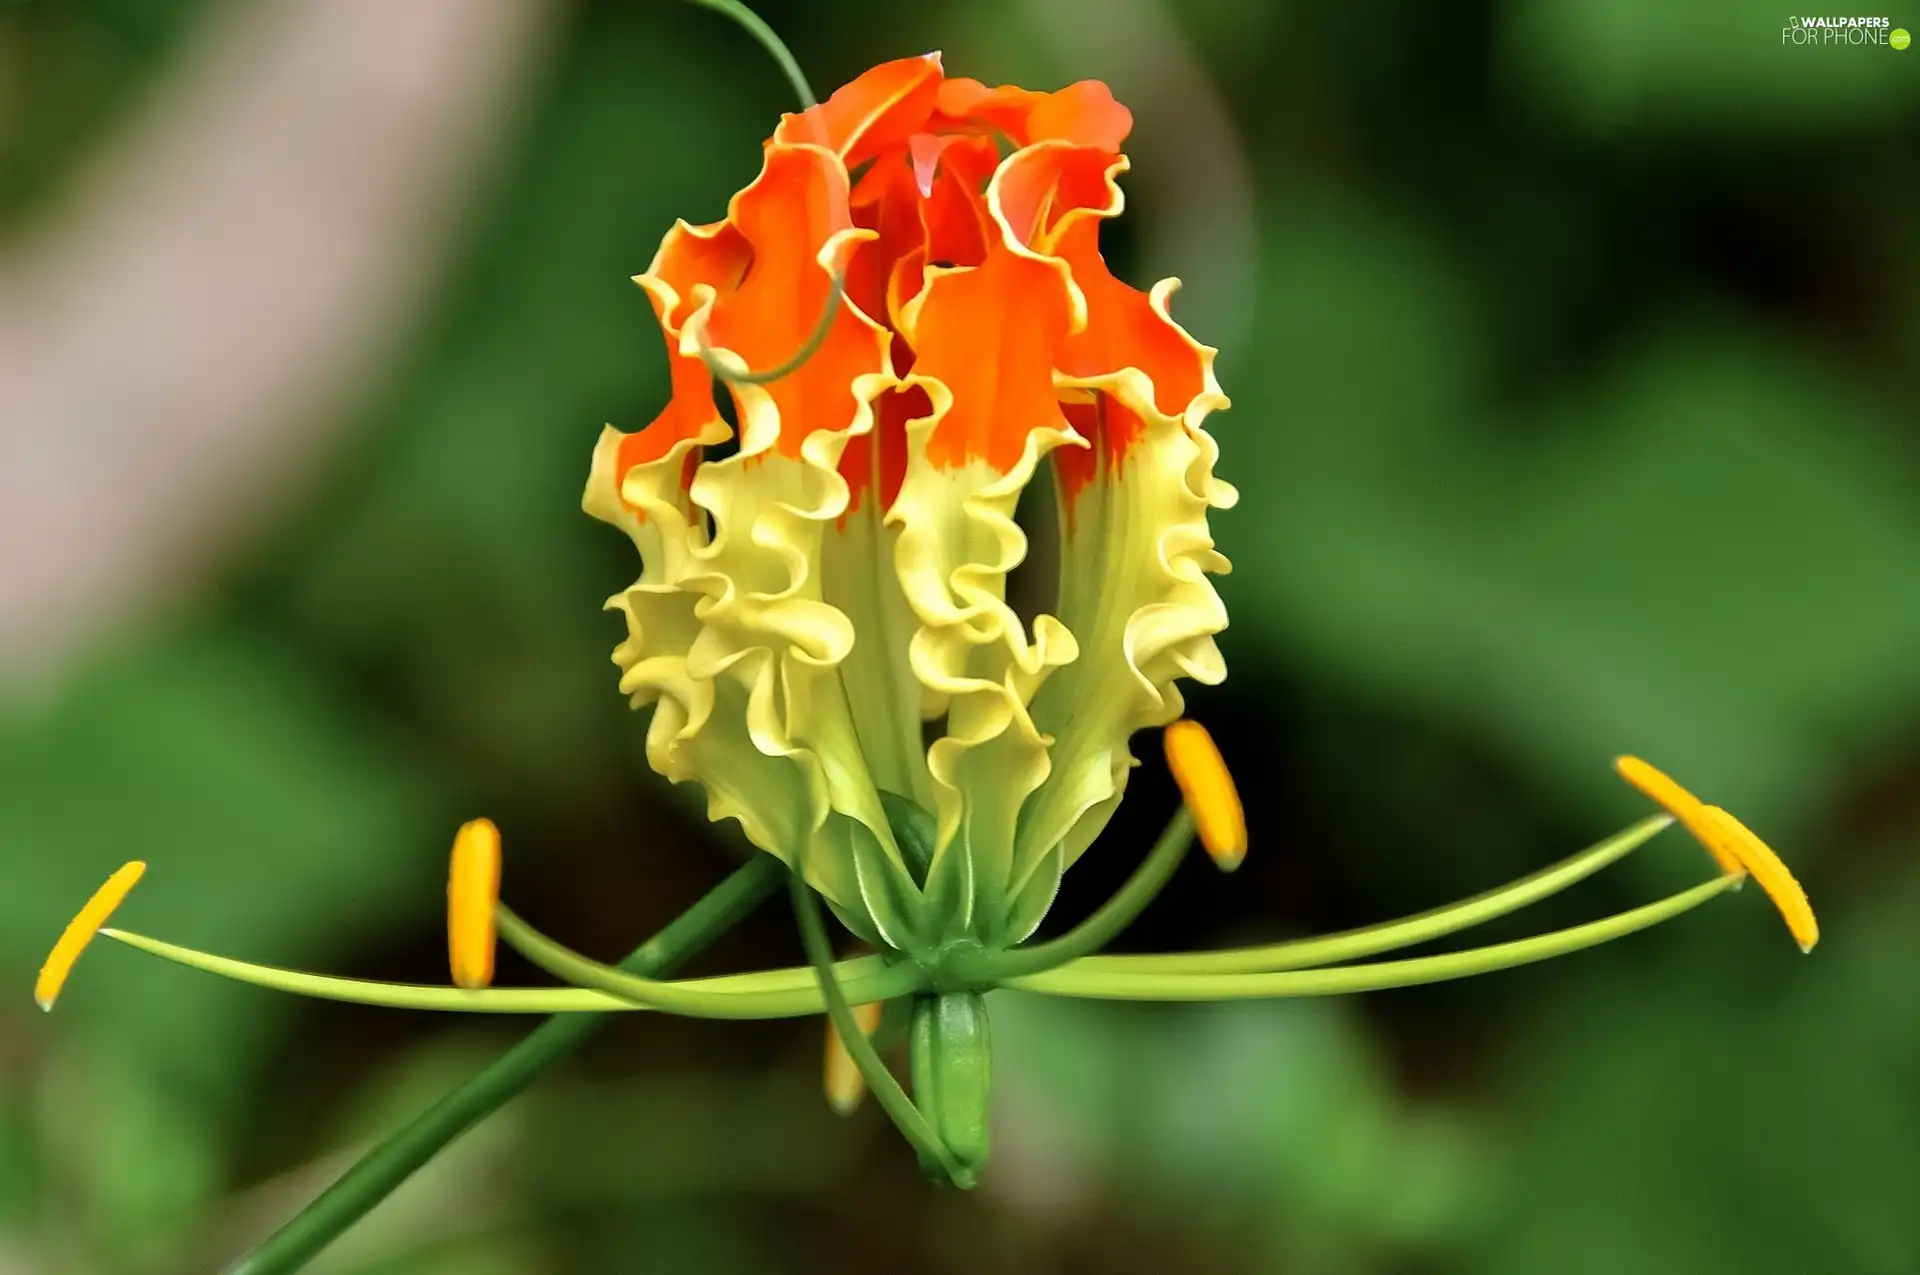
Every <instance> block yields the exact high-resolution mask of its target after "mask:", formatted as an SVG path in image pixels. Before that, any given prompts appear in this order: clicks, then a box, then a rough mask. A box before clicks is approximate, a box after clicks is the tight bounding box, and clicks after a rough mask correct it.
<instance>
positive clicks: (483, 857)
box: [447, 819, 500, 989]
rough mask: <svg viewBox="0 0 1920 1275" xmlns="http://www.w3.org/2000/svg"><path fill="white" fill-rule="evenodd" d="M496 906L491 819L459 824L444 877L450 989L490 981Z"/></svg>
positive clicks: (496, 855)
mask: <svg viewBox="0 0 1920 1275" xmlns="http://www.w3.org/2000/svg"><path fill="white" fill-rule="evenodd" d="M499 902H500V830H499V829H498V828H496V827H494V826H493V821H492V820H491V819H475V820H474V821H473V822H472V823H466V824H462V825H461V826H460V831H459V833H458V834H456V835H455V837H454V839H453V862H452V864H451V865H450V867H449V869H448V872H447V961H448V964H449V965H451V966H452V967H453V985H454V986H455V987H465V988H469V989H471V988H480V987H486V986H488V985H489V984H491V983H492V982H493V949H494V945H495V942H496V939H495V935H494V919H493V912H494V907H495V906H496V905H497V904H498V903H499Z"/></svg>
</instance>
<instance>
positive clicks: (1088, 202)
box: [1014, 144, 1238, 937]
mask: <svg viewBox="0 0 1920 1275" xmlns="http://www.w3.org/2000/svg"><path fill="white" fill-rule="evenodd" d="M1031 149H1032V152H1033V156H1034V158H1033V160H1032V162H1031V164H1030V166H1029V175H1030V177H1031V178H1032V179H1033V180H1030V181H1028V182H1026V183H1023V185H1024V186H1025V189H1024V191H1023V192H1022V194H1023V196H1024V199H1025V202H1024V204H1023V205H1022V208H1021V209H1015V210H1014V212H1015V215H1022V216H1024V224H1023V228H1024V229H1025V231H1026V233H1028V234H1029V235H1030V236H1031V237H1032V239H1033V240H1034V241H1035V242H1036V243H1039V244H1040V245H1042V246H1043V247H1045V248H1046V249H1048V250H1050V251H1052V252H1054V253H1057V254H1058V256H1059V258H1060V259H1062V260H1064V261H1066V262H1067V263H1068V264H1069V266H1070V268H1071V270H1072V272H1073V276H1074V281H1075V283H1076V284H1077V285H1078V286H1079V287H1080V288H1081V289H1082V290H1083V292H1084V293H1085V295H1086V297H1087V313H1088V318H1087V322H1086V324H1085V325H1084V326H1083V327H1082V328H1081V329H1080V330H1079V331H1077V332H1076V333H1074V334H1073V336H1072V337H1071V338H1070V339H1069V340H1068V342H1067V343H1066V345H1065V347H1064V348H1063V350H1062V353H1061V360H1060V366H1061V371H1060V372H1059V374H1058V375H1057V376H1056V378H1055V384H1056V386H1057V388H1058V390H1059V392H1060V393H1061V394H1062V396H1063V397H1065V398H1066V399H1068V400H1069V401H1068V405H1067V407H1066V409H1065V410H1066V412H1067V415H1068V417H1069V419H1070V420H1071V421H1072V422H1073V424H1074V427H1075V430H1076V432H1077V433H1079V434H1080V435H1081V436H1082V437H1083V438H1085V439H1086V441H1087V442H1088V443H1089V444H1090V446H1089V447H1087V448H1085V449H1073V450H1063V451H1060V452H1056V453H1055V454H1054V457H1053V468H1054V476H1055V480H1056V484H1057V494H1058V496H1059V501H1058V504H1059V511H1060V519H1061V538H1062V549H1061V581H1060V608H1059V609H1060V618H1061V620H1062V621H1063V622H1064V623H1065V624H1066V625H1067V626H1068V627H1069V628H1070V629H1072V630H1073V632H1074V634H1075V636H1076V637H1077V638H1079V640H1080V646H1081V651H1082V655H1081V658H1080V659H1079V660H1077V661H1076V662H1075V663H1073V664H1072V665H1070V666H1068V667H1067V668H1064V669H1062V670H1060V672H1058V673H1057V674H1056V675H1055V676H1054V678H1053V679H1052V680H1051V681H1049V682H1048V684H1047V685H1046V686H1045V687H1043V688H1042V689H1041V691H1040V693H1039V695H1038V696H1037V697H1036V699H1035V700H1034V702H1033V705H1032V714H1033V720H1034V722H1035V724H1036V726H1037V727H1038V728H1039V729H1040V730H1041V731H1043V732H1046V733H1048V734H1050V735H1052V736H1053V737H1054V745H1053V749H1052V762H1053V769H1052V774H1051V775H1050V777H1049V779H1048V781H1047V783H1046V784H1045V785H1044V786H1043V787H1042V788H1041V789H1040V790H1039V791H1038V792H1036V793H1035V794H1034V796H1033V798H1032V800H1031V801H1030V802H1029V806H1028V809H1027V811H1026V819H1025V821H1024V822H1023V824H1022V827H1021V841H1020V845H1019V848H1018V851H1017V854H1016V860H1017V866H1016V873H1017V881H1018V882H1019V883H1021V884H1024V883H1025V882H1026V881H1027V879H1028V878H1029V876H1030V875H1031V874H1033V873H1034V872H1035V871H1036V869H1038V868H1040V867H1041V866H1042V865H1044V864H1045V863H1046V861H1047V859H1048V856H1049V855H1050V854H1051V853H1052V852H1054V851H1055V850H1056V849H1057V850H1058V851H1059V852H1060V856H1061V859H1062V861H1063V865H1071V864H1072V863H1073V861H1074V860H1075V859H1076V858H1078V857H1079V855H1080V854H1081V853H1082V852H1083V851H1084V850H1085V849H1086V847H1087V846H1088V845H1089V844H1090V843H1091V842H1092V841H1093V839H1094V838H1095V837H1096V836H1098V835H1099V832H1100V830H1101V829H1102V828H1104V827H1105V826H1106V823H1107V820H1108V819H1109V818H1110V817H1111V816H1112V814H1113V811H1114V810H1115V808H1117V807H1118V805H1119V803H1120V799H1121V797H1122V795H1123V794H1124V792H1125V790H1126V782H1127V776H1128V774H1129V772H1130V771H1131V770H1132V768H1133V767H1134V766H1135V765H1137V764H1138V762H1137V760H1136V759H1135V758H1134V757H1133V755H1132V753H1131V751H1130V750H1129V748H1128V739H1129V737H1130V736H1131V735H1132V734H1133V733H1134V732H1135V731H1137V730H1141V729H1144V728H1147V727H1152V726H1162V725H1165V724H1166V723H1168V722H1170V721H1172V720H1174V719H1175V718H1177V717H1179V716H1180V714H1181V712H1182V701H1181V696H1180V691H1179V688H1178V686H1177V685H1176V683H1177V681H1178V679H1180V678H1182V677H1190V678H1193V679H1194V680H1196V681H1199V682H1202V683H1207V684H1213V683H1217V682H1219V681H1221V680H1222V679H1223V678H1224V677H1225V676H1226V666H1225V663H1224V662H1223V661H1222V659H1221V657H1220V651H1219V648H1218V647H1217V646H1216V645H1215V643H1214V640H1213V638H1214V635H1215V634H1217V633H1219V632H1220V631H1221V630H1223V629H1224V628H1226V626H1227V613H1226V608H1225V606H1224V605H1223V604H1222V602H1221V600H1220V597H1219V594H1218V593H1217V592H1215V590H1214V588H1213V585H1212V583H1211V582H1210V581H1209V580H1208V578H1207V577H1208V575H1209V574H1219V573H1224V572H1226V571H1227V570H1229V569H1230V568H1229V563H1228V562H1227V560H1226V558H1225V557H1223V556H1222V555H1221V554H1220V553H1219V552H1217V551H1216V550H1215V549H1214V545H1213V539H1212V535H1211V533H1210V531H1209V528H1208V524H1207V515H1208V512H1209V511H1210V510H1212V509H1224V508H1228V507H1230V506H1231V505H1232V504H1233V503H1234V502H1235V501H1236V499H1237V498H1238V497H1237V493H1235V491H1234V490H1233V488H1232V487H1231V486H1229V485H1228V484H1227V483H1225V482H1223V481H1221V480H1220V479H1218V478H1217V477H1215V476H1214V465H1215V462H1216V460H1217V459H1218V456H1219V449H1218V447H1217V445H1216V444H1215V442H1214V440H1213V438H1212V437H1211V436H1210V435H1209V434H1208V433H1207V431H1206V429H1205V426H1204V422H1205V421H1206V418H1207V417H1208V416H1209V415H1210V414H1211V413H1213V412H1214V411H1217V410H1220V409H1222V408H1225V407H1226V406H1227V405H1228V401H1227V398H1226V395H1225V394H1223V393H1222V392H1221V390H1220V386H1219V383H1218V381H1217V380H1216V379H1215V376H1214V371H1213V363H1214V357H1215V351H1214V350H1213V349H1211V348H1210V347H1208V346H1204V345H1201V344H1200V343H1199V342H1197V341H1195V340H1194V339H1193V338H1192V337H1191V336H1190V335H1188V333H1187V332H1186V331H1185V330H1184V329H1182V328H1181V327H1180V326H1179V325H1178V324H1177V323H1175V322H1174V321H1173V318H1172V315H1171V314H1170V313H1169V312H1168V303H1169V301H1170V299H1171V297H1172V295H1173V292H1174V290H1175V289H1176V288H1177V287H1178V286H1179V281H1178V280H1175V279H1166V280H1162V281H1161V282H1160V283H1159V284H1157V285H1155V287H1154V289H1153V291H1152V292H1151V293H1150V294H1142V293H1140V292H1138V291H1137V290H1135V289H1133V288H1131V287H1129V286H1128V285H1126V284H1124V283H1122V282H1121V281H1119V280H1118V279H1116V278H1114V277H1113V275H1112V274H1111V273H1110V272H1109V271H1108V270H1107V268H1106V264H1105V262H1104V261H1103V260H1102V259H1101V257H1100V253H1099V225H1100V223H1101V222H1102V221H1104V220H1106V219H1108V218H1112V217H1116V216H1118V215H1119V214H1120V212H1121V211H1122V209H1123V208H1124V206H1125V205H1124V199H1123V197H1122V195H1121V192H1120V188H1119V186H1118V184H1117V182H1116V180H1115V179H1116V178H1117V177H1118V176H1119V174H1120V173H1122V172H1124V171H1125V168H1126V161H1125V159H1124V158H1122V157H1117V156H1113V155H1111V154H1107V153H1104V152H1102V151H1100V150H1099V149H1098V148H1088V147H1074V146H1062V145H1051V146H1049V145H1046V144H1041V145H1036V146H1035V147H1033V148H1031ZM1096 176H1097V181H1096ZM1023 210H1024V211H1023ZM1018 937H1024V936H1023V935H1022V936H1018Z"/></svg>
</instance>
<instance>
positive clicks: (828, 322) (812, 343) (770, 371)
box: [693, 0, 847, 385]
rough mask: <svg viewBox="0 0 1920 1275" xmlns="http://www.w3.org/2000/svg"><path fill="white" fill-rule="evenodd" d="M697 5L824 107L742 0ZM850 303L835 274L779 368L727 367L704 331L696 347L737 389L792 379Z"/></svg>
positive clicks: (805, 99) (698, 0) (803, 98)
mask: <svg viewBox="0 0 1920 1275" xmlns="http://www.w3.org/2000/svg"><path fill="white" fill-rule="evenodd" d="M693 3H695V4H698V5H702V6H704V7H706V8H708V9H712V10H713V11H714V12H715V13H721V14H725V15H726V16H727V17H729V18H732V19H733V20H734V21H735V22H737V23H739V24H740V25H741V26H742V27H743V28H745V29H746V32H747V34H748V35H751V36H752V37H753V38H754V39H755V40H757V41H759V43H760V47H761V48H763V49H765V50H766V51H767V52H768V53H770V54H772V55H773V60H774V61H775V62H778V63H779V64H780V69H781V71H783V72H784V73H785V74H786V77H787V82H788V83H789V84H791V85H793V91H794V94H795V96H797V97H798V98H799V99H800V102H801V105H802V106H803V107H804V108H806V109H808V110H811V109H812V108H814V107H816V106H818V105H819V104H820V99H818V98H816V97H815V96H814V95H813V86H812V85H810V84H808V83H807V77H806V73H805V72H803V71H802V70H801V69H800V63H799V62H798V61H796V60H795V59H794V56H793V53H792V51H791V50H789V49H788V48H787V46H786V43H785V42H784V41H782V40H781V39H780V37H779V36H778V35H777V34H775V33H774V30H773V28H772V27H770V26H768V25H767V24H766V22H765V21H764V20H763V19H762V18H761V17H760V15H759V14H757V13H755V12H754V11H753V10H751V9H749V8H747V6H746V5H744V4H741V3H740V2H739V0H693ZM819 144H820V145H823V146H824V145H825V144H826V142H825V138H824V136H823V137H822V138H821V140H820V142H819ZM846 299H847V288H846V280H845V279H844V278H843V277H842V276H840V275H839V274H835V275H834V276H833V290H832V291H831V292H829V293H828V294H827V304H826V306H825V308H824V309H822V310H821V311H820V319H819V321H818V322H817V323H815V324H814V326H813V332H812V334H811V335H809V336H808V337H807V339H806V340H805V341H803V342H801V343H800V348H799V349H798V350H795V351H794V352H793V356H792V357H791V358H789V359H787V360H786V361H785V362H783V363H781V364H779V365H778V366H777V367H770V368H767V369H766V370H765V371H761V372H754V371H750V370H749V369H747V367H746V366H745V365H744V364H742V365H740V366H739V367H738V368H734V367H729V366H727V365H726V364H724V363H722V362H721V361H720V360H719V358H718V357H716V356H715V354H714V352H713V347H712V346H710V345H708V344H707V334H706V330H705V329H704V328H702V329H701V330H700V331H698V332H696V333H694V343H695V344H696V345H697V346H699V348H700V361H701V362H703V363H705V364H706V365H707V370H708V371H709V372H712V373H713V374H714V375H715V376H717V377H720V378H721V379H722V380H725V381H730V382H732V383H733V384H735V385H768V384H771V383H772V382H774V381H777V380H779V379H780V378H781V377H784V376H790V375H792V374H793V373H795V372H797V371H799V370H800V368H801V366H802V365H803V364H805V363H806V361H807V360H808V359H810V358H812V357H813V356H814V355H815V354H816V353H818V352H819V349H820V347H821V346H822V345H823V344H825V343H826V339H827V335H828V334H829V333H830V332H832V331H833V321H834V320H835V319H836V318H838V317H839V316H840V307H841V306H842V305H844V304H845V302H846Z"/></svg>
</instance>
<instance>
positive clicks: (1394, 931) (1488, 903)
mask: <svg viewBox="0 0 1920 1275" xmlns="http://www.w3.org/2000/svg"><path fill="white" fill-rule="evenodd" d="M1672 824H1673V819H1672V818H1671V817H1670V816H1667V815H1653V816H1651V817H1649V818H1646V819H1642V820H1641V821H1640V822H1639V823H1637V824H1634V825H1633V826H1632V827H1631V828H1628V829H1626V830H1624V831H1622V832H1618V833H1615V834H1614V835H1613V836H1611V837H1608V838H1607V839H1606V840H1605V841H1602V842H1600V843H1599V844H1597V845H1594V846H1590V847H1588V848H1587V849H1585V850H1582V851H1580V852H1579V853H1578V854H1574V855H1569V856H1568V857H1567V858H1565V859H1562V860H1561V861H1560V862H1559V863H1556V864H1554V865H1552V866H1551V867H1547V868H1542V869H1541V870H1540V871H1538V872H1535V873H1533V874H1531V875H1529V876H1524V877H1521V878H1520V879H1519V880H1517V881H1513V882H1510V883H1509V884H1507V885H1503V886H1500V887H1499V888H1497V889H1493V890H1489V891H1487V892H1486V893H1484V894H1477V895H1475V896H1474V897H1472V898H1470V899H1466V900H1463V901H1462V902H1459V903H1452V904H1449V905H1447V906H1446V907H1443V908H1435V909H1434V910H1433V911H1431V912H1422V913H1419V914H1418V915H1416V916H1409V917H1402V918H1401V919H1400V920H1397V921H1386V922H1383V923H1381V924H1379V925H1369V926H1365V927H1362V928H1360V929H1356V930H1344V931H1342V932H1341V933H1338V934H1328V935H1323V936H1320V937H1316V938H1308V939H1291V940H1288V941H1287V942H1284V943H1266V944H1262V945H1260V946H1257V947H1236V948H1228V949H1226V950H1224V951H1218V952H1181V953H1178V954H1176V955H1165V956H1149V955H1139V956H1089V957H1087V958H1086V959H1085V960H1082V961H1080V962H1078V963H1077V964H1076V965H1075V968H1076V969H1083V970H1086V971H1088V972H1090V973H1091V972H1097V973H1101V974H1131V973H1148V972H1158V973H1163V974H1253V973H1266V972H1278V971H1281V970H1300V969H1311V968H1312V967H1314V966H1317V965H1334V964H1338V963H1339V962H1341V961H1353V960H1358V959H1360V958H1361V957H1363V956H1373V955H1375V954H1377V953H1380V952H1393V951H1398V950H1399V949H1401V948H1404V947H1412V946H1414V945H1415V944H1417V943H1425V942H1429V941H1430V940H1433V939H1437V938H1444V937H1446V936H1447V935H1449V934H1455V933H1458V932H1459V931H1461V930H1465V929H1470V928H1472V927H1473V926H1476V925H1484V924H1486V923H1487V922H1488V921H1492V920H1494V919H1496V918H1498V917H1503V916H1506V915H1507V914H1508V913H1510V912H1517V911H1519V910H1520V909H1521V908H1524V907H1529V906H1531V905H1532V904H1535V903H1538V902H1539V901H1540V900H1542V899H1546V898H1550V897H1551V896H1553V895H1555V894H1558V893H1560V892H1561V891H1562V890H1565V889H1567V888H1568V887H1570V886H1573V885H1575V884H1578V883H1579V882H1581V881H1584V880H1586V879H1587V878H1588V877H1590V876H1592V875H1593V874H1594V873H1596V872H1598V871H1600V870H1601V869H1602V868H1605V867H1609V866H1611V865H1612V864H1615V863H1617V862H1619V861H1620V860H1621V859H1624V858H1625V857H1626V856H1627V855H1629V854H1631V853H1632V852H1633V851H1635V850H1637V849H1639V848H1640V846H1642V845H1643V844H1645V843H1646V842H1647V841H1649V840H1651V839H1652V838H1653V836H1654V835H1655V834H1656V833H1659V832H1660V831H1662V830H1663V829H1665V828H1668V827H1670V826H1672Z"/></svg>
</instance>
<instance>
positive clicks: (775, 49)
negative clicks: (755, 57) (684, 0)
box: [693, 0, 820, 109]
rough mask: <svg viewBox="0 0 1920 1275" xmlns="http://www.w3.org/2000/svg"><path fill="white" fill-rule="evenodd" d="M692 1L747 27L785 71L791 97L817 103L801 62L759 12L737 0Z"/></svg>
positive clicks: (805, 102)
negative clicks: (790, 89) (792, 93)
mask: <svg viewBox="0 0 1920 1275" xmlns="http://www.w3.org/2000/svg"><path fill="white" fill-rule="evenodd" d="M693 3H695V4H697V5H700V6H701V7H703V8H707V9H712V10H713V11H714V12H715V13H722V14H725V15H726V16H727V17H729V18H732V19H733V20H734V21H735V22H737V23H739V24H740V25H741V26H742V27H743V28H745V29H746V32H747V34H748V35H750V36H752V37H753V38H754V39H755V40H757V41H759V42H760V47H761V48H763V49H765V50H766V51H767V52H768V53H771V54H772V55H773V60H774V61H775V62H778V63H779V64H780V69H781V71H783V72H785V74H786V77H787V83H789V84H791V85H793V92H794V96H796V97H798V98H799V99H800V101H801V103H802V104H803V105H805V106H806V107H808V108H809V109H811V108H812V107H815V106H818V105H820V99H819V98H816V97H815V96H814V95H813V86H812V85H811V84H808V83H807V73H806V72H805V71H802V70H801V69H800V63H799V62H798V61H796V60H795V59H794V56H793V54H792V53H791V52H790V51H789V50H788V48H787V46H786V43H785V42H784V41H783V40H781V39H780V37H779V36H778V35H776V34H774V30H773V28H772V27H770V26H768V25H767V24H766V21H765V20H764V19H762V18H761V16H760V15H759V14H757V13H755V12H754V11H753V10H752V9H749V8H747V6H746V5H744V4H741V3H740V0H693Z"/></svg>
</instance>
